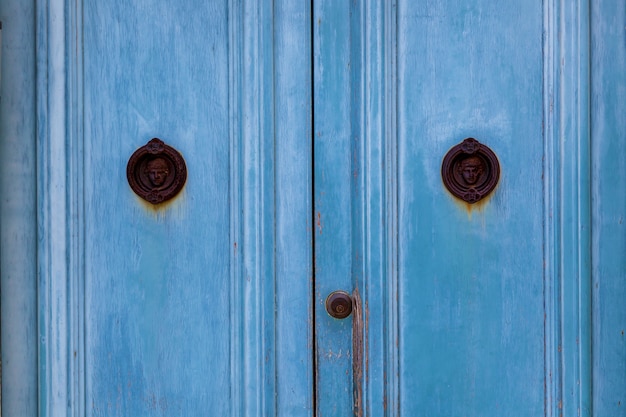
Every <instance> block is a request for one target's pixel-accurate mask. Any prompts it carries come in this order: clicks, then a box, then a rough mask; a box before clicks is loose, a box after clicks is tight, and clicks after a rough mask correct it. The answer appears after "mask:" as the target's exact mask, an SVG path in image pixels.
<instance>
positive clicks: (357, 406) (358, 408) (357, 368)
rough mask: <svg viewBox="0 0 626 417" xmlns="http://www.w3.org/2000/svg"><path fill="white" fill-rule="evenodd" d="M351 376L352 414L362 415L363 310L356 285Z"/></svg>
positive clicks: (358, 416) (353, 307) (353, 310)
mask: <svg viewBox="0 0 626 417" xmlns="http://www.w3.org/2000/svg"><path fill="white" fill-rule="evenodd" d="M352 303H353V306H352V378H353V386H354V392H353V398H354V410H353V411H354V415H355V416H356V417H363V386H362V380H363V311H362V308H361V296H360V294H359V289H358V287H357V288H356V289H355V290H354V293H353V295H352Z"/></svg>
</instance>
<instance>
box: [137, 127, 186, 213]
mask: <svg viewBox="0 0 626 417" xmlns="http://www.w3.org/2000/svg"><path fill="white" fill-rule="evenodd" d="M126 177H127V178H128V183H129V184H130V188H132V189H133V191H134V192H135V194H137V195H138V196H139V197H141V198H143V199H144V200H146V201H148V202H150V203H152V204H159V203H162V202H164V201H167V200H169V199H171V198H173V197H174V196H175V195H176V194H178V192H179V191H180V190H181V189H182V188H183V186H184V185H185V181H186V180H187V166H186V165H185V160H184V159H183V157H182V155H181V154H180V153H179V152H178V151H177V150H176V149H174V148H172V147H171V146H168V145H166V144H165V143H164V142H163V141H162V140H160V139H158V138H154V139H152V140H150V142H148V143H147V144H145V145H144V146H142V147H141V148H139V149H137V150H136V151H135V152H134V153H133V154H132V156H131V157H130V160H129V161H128V165H127V166H126Z"/></svg>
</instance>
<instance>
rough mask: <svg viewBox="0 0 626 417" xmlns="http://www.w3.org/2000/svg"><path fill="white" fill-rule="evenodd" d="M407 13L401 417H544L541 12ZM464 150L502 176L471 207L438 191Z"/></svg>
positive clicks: (420, 8) (402, 11) (535, 7)
mask: <svg viewBox="0 0 626 417" xmlns="http://www.w3.org/2000/svg"><path fill="white" fill-rule="evenodd" d="M398 7H399V16H398V39H397V42H398V143H399V145H398V146H399V149H400V151H399V163H398V211H399V214H398V240H399V243H398V246H399V249H398V251H399V253H398V268H399V272H398V274H399V295H398V303H399V312H398V314H399V318H398V320H399V327H400V331H399V332H400V341H399V349H400V352H401V354H400V360H399V368H400V392H401V398H400V409H401V410H402V412H403V413H406V414H408V415H413V416H428V415H437V416H442V417H443V416H460V415H471V416H488V415H498V416H514V415H520V414H523V415H540V414H541V413H542V412H543V410H544V384H543V382H544V365H545V364H544V316H545V312H544V307H545V304H544V295H543V282H544V274H543V271H544V269H543V262H544V252H543V250H544V245H543V243H542V242H543V239H544V235H543V221H542V219H543V217H544V216H543V214H544V207H543V192H542V190H543V181H542V178H543V153H544V145H543V131H542V122H543V98H544V96H543V82H542V74H543V66H542V48H543V44H542V30H543V27H542V5H541V3H532V2H522V1H519V2H510V3H508V4H507V6H506V7H502V5H498V4H496V3H494V2H491V1H480V0H477V1H472V2H458V1H441V2H437V3H436V4H434V3H420V2H409V1H407V2H400V3H399V4H398ZM520 51H524V53H520ZM468 137H474V138H476V139H478V140H479V141H480V142H481V143H483V144H486V145H487V146H489V147H490V148H491V149H492V150H493V151H494V152H495V153H496V155H497V157H498V159H499V162H500V167H501V175H500V180H499V184H498V187H497V189H496V190H495V192H494V193H493V194H492V195H490V196H488V197H486V198H485V199H484V200H481V201H479V202H478V203H475V204H469V203H465V202H464V201H462V200H460V199H457V198H455V197H453V196H452V195H451V194H450V193H449V192H447V190H446V189H445V188H444V186H443V185H442V180H441V164H442V158H443V156H444V155H445V154H446V152H447V151H448V149H450V148H451V147H452V146H453V145H456V144H457V143H460V142H461V141H462V140H463V139H465V138H468Z"/></svg>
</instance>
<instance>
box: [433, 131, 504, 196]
mask: <svg viewBox="0 0 626 417" xmlns="http://www.w3.org/2000/svg"><path fill="white" fill-rule="evenodd" d="M441 177H442V179H443V183H444V184H445V186H446V188H447V189H448V191H450V192H451V193H452V194H453V195H454V196H455V197H458V198H460V199H461V200H463V201H466V202H468V203H470V204H473V203H476V202H478V201H480V200H481V199H483V198H485V197H486V196H487V195H488V194H489V193H491V192H492V191H493V190H494V188H496V185H498V180H499V179H500V163H499V162H498V158H497V157H496V154H495V153H494V152H493V151H492V150H491V149H489V148H488V147H487V146H485V145H483V144H482V143H480V142H478V141H477V140H476V139H474V138H467V139H465V140H464V141H463V142H461V143H459V144H458V145H456V146H454V147H453V148H452V149H450V150H449V151H448V153H447V154H446V156H445V157H444V158H443V164H442V165H441Z"/></svg>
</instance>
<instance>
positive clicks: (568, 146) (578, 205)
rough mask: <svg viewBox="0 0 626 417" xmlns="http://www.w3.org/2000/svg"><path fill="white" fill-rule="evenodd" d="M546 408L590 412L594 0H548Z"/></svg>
mask: <svg viewBox="0 0 626 417" xmlns="http://www.w3.org/2000/svg"><path fill="white" fill-rule="evenodd" d="M544 27H545V33H546V37H545V41H544V120H545V123H544V135H545V155H546V157H545V163H544V169H545V175H544V194H545V197H544V198H545V200H544V201H545V215H544V217H545V220H544V224H545V228H544V230H545V240H546V243H545V245H544V257H545V259H546V265H545V276H546V282H545V286H544V291H545V299H546V330H545V338H546V381H547V384H546V386H547V391H546V400H545V401H546V414H547V415H551V416H552V415H553V416H560V415H581V416H588V415H591V318H592V316H591V250H590V248H591V239H590V238H591V210H590V208H591V172H590V161H591V149H590V146H591V137H590V113H589V112H590V86H589V82H590V73H589V2H587V1H584V0H582V1H575V2H560V1H550V2H545V3H544Z"/></svg>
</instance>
